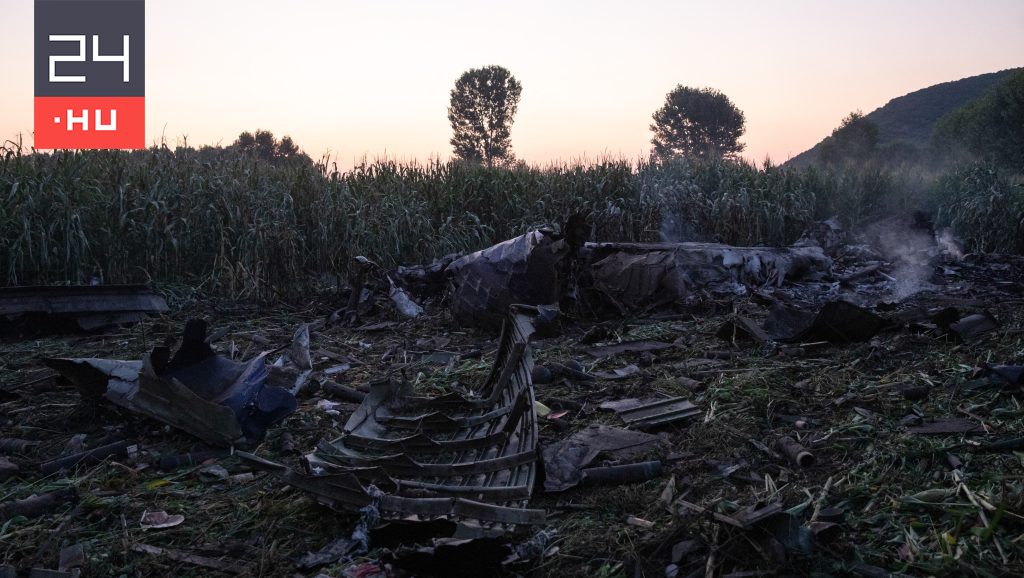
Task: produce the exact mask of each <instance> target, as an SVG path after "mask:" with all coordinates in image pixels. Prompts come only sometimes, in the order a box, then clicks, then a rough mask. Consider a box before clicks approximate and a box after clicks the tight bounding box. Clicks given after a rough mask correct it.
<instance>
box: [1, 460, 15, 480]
mask: <svg viewBox="0 0 1024 578" xmlns="http://www.w3.org/2000/svg"><path fill="white" fill-rule="evenodd" d="M18 470H19V468H18V464H15V463H13V462H11V460H9V459H7V458H6V457H4V456H0V482H2V481H4V480H6V479H7V478H9V477H11V476H13V475H15V474H17V473H18Z"/></svg>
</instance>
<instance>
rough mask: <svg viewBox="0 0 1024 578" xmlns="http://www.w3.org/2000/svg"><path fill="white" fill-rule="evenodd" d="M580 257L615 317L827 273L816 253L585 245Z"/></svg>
mask: <svg viewBox="0 0 1024 578" xmlns="http://www.w3.org/2000/svg"><path fill="white" fill-rule="evenodd" d="M585 251H586V253H587V260H588V262H589V263H591V266H590V274H591V276H592V278H593V283H594V289H595V290H596V291H598V292H599V293H601V294H602V295H604V296H605V297H607V298H609V299H610V300H612V302H613V303H614V305H615V307H616V308H617V309H618V310H619V311H620V312H625V311H626V310H628V309H637V308H642V307H648V306H650V305H652V304H656V303H673V302H684V301H686V300H687V299H688V298H691V297H692V296H694V295H696V294H698V293H699V292H701V291H711V292H717V293H720V294H723V295H736V294H743V293H746V292H747V288H748V287H761V286H765V285H772V286H776V287H777V286H780V285H782V283H783V282H785V281H786V280H793V279H800V278H811V279H816V278H821V277H823V276H825V275H827V274H829V273H830V271H831V267H832V260H831V259H829V258H828V257H827V256H826V255H825V254H824V253H823V252H822V250H821V248H820V247H790V248H769V247H732V246H729V245H717V244H713V243H652V244H643V243H587V244H586V246H585Z"/></svg>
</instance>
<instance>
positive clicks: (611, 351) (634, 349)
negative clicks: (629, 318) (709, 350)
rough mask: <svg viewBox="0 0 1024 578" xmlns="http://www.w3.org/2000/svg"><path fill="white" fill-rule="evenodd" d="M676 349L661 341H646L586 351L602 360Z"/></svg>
mask: <svg viewBox="0 0 1024 578" xmlns="http://www.w3.org/2000/svg"><path fill="white" fill-rule="evenodd" d="M672 347H675V346H674V345H672V344H671V343H663V342H661V341H650V340H646V339H642V340H638V341H627V342H623V343H616V344H613V345H602V346H600V347H591V348H589V349H587V350H586V352H587V355H590V356H591V357H596V358H598V359H602V358H605V357H614V356H616V355H622V354H623V353H641V352H644V351H659V350H662V349H670V348H672Z"/></svg>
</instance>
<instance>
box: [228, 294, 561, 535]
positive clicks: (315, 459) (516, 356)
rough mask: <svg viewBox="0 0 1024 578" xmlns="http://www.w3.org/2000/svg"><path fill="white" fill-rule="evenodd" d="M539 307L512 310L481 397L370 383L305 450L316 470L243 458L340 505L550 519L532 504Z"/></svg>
mask: <svg viewBox="0 0 1024 578" xmlns="http://www.w3.org/2000/svg"><path fill="white" fill-rule="evenodd" d="M531 313H532V314H533V315H536V314H537V313H538V312H537V309H536V308H532V309H531V308H524V307H517V308H513V310H512V313H511V315H510V317H509V319H508V320H507V321H506V323H505V326H504V329H503V330H502V336H501V339H500V343H499V347H498V353H497V358H496V360H495V362H494V366H493V368H492V371H491V374H490V378H489V379H488V380H487V384H486V385H485V386H484V388H483V389H482V391H481V392H479V393H478V394H475V395H474V394H470V393H468V392H467V394H465V395H463V394H458V393H450V394H447V395H444V396H441V397H434V398H428V397H415V396H413V395H411V394H410V393H409V392H408V390H407V388H406V387H404V386H402V385H396V384H394V383H393V382H391V381H386V382H379V383H376V384H374V385H373V386H371V389H370V393H369V395H367V396H366V399H365V400H364V401H363V403H362V404H361V405H360V406H359V408H358V409H356V411H355V412H354V413H353V414H352V416H351V417H350V418H349V421H348V422H347V423H346V425H345V433H344V434H343V435H342V437H340V438H338V439H336V440H334V441H332V442H329V443H321V444H320V446H319V447H318V448H317V451H316V452H314V453H313V454H310V455H308V456H306V460H307V464H308V467H309V470H310V472H312V475H307V474H304V473H300V472H296V471H294V470H291V469H289V468H285V467H284V466H280V465H278V464H275V463H273V462H269V461H267V460H263V459H260V458H257V457H256V456H253V455H251V454H246V453H244V452H240V453H239V455H240V456H242V457H243V458H244V459H248V460H249V461H250V462H252V463H254V464H255V465H257V466H258V467H262V468H265V469H269V470H271V471H273V472H275V474H277V475H278V476H279V477H280V478H281V479H282V480H284V481H285V482H287V483H289V484H291V485H293V486H295V487H297V488H299V489H302V490H305V491H307V492H310V493H312V494H313V495H315V496H316V497H317V499H318V500H319V501H321V502H323V503H325V504H327V505H329V506H331V507H334V508H337V509H345V510H357V509H359V508H363V507H365V506H367V505H368V504H374V505H375V506H376V507H378V508H379V509H380V515H381V517H382V518H384V519H392V518H402V517H405V516H410V515H420V516H426V515H429V516H431V517H438V516H442V517H443V516H455V517H461V518H473V519H477V520H482V521H487V522H498V523H501V524H508V525H518V524H538V523H542V522H543V521H544V512H543V511H542V510H530V509H528V508H526V505H527V502H528V500H529V497H530V493H531V491H532V487H533V479H534V475H535V473H534V469H535V464H534V461H535V457H536V455H535V449H534V448H535V446H536V439H537V425H536V421H535V414H534V411H533V408H534V399H533V384H532V382H531V381H530V376H531V373H532V369H533V358H532V354H531V352H530V348H529V337H530V335H531V334H532V333H533V324H532V323H531V320H530V316H531ZM450 452H454V453H453V454H451V455H454V456H456V460H455V461H451V459H450V458H449V457H448V455H449V453H450Z"/></svg>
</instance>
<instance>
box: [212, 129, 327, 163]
mask: <svg viewBox="0 0 1024 578" xmlns="http://www.w3.org/2000/svg"><path fill="white" fill-rule="evenodd" d="M231 146H232V147H234V148H236V149H238V150H240V151H242V152H244V153H248V154H252V155H256V156H257V157H259V158H261V159H263V160H275V159H285V158H292V157H300V158H302V157H305V158H308V157H306V155H305V154H304V153H302V152H301V151H300V150H299V147H298V145H296V144H295V142H294V141H293V140H292V137H290V136H284V137H282V138H281V140H280V141H278V140H277V139H276V138H274V133H272V132H270V131H269V130H259V129H257V130H256V134H253V133H251V132H249V131H245V132H243V133H242V134H240V135H238V139H237V140H235V142H234V143H232V145H231Z"/></svg>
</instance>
